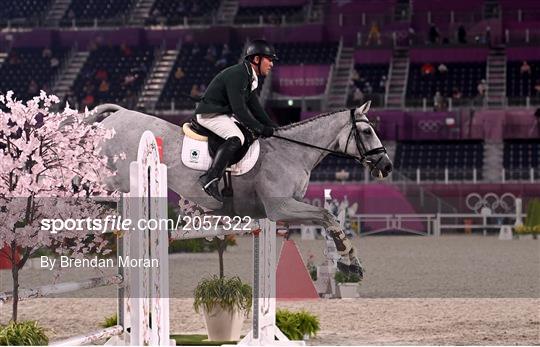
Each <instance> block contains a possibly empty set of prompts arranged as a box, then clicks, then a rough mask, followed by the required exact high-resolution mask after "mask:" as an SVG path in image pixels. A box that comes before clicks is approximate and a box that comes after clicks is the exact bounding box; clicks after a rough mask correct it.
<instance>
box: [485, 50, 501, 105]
mask: <svg viewBox="0 0 540 347" xmlns="http://www.w3.org/2000/svg"><path fill="white" fill-rule="evenodd" d="M486 77H487V85H488V87H487V90H486V103H487V106H488V107H490V108H493V107H496V108H499V107H503V106H504V105H505V104H506V102H505V101H506V54H505V49H504V47H493V48H492V49H491V51H490V52H489V56H488V61H487V69H486Z"/></svg>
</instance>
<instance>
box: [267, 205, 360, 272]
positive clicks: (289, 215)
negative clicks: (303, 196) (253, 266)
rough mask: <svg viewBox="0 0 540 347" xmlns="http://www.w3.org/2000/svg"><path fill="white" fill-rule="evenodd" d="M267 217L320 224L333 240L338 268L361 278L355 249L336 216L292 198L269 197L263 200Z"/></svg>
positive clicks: (290, 221)
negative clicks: (337, 257)
mask: <svg viewBox="0 0 540 347" xmlns="http://www.w3.org/2000/svg"><path fill="white" fill-rule="evenodd" d="M263 203H264V205H265V209H266V214H267V216H268V218H269V219H270V220H272V221H276V222H278V221H280V222H285V223H302V224H314V225H319V226H322V227H323V228H325V229H326V231H327V232H328V233H329V235H330V236H331V237H332V239H333V240H334V243H335V245H336V249H337V251H338V253H339V255H340V259H339V260H338V262H337V266H338V269H339V270H340V271H342V272H345V273H354V274H356V275H358V276H359V277H360V279H362V277H363V274H364V270H363V268H362V264H361V263H360V260H359V259H358V257H357V256H356V249H355V248H354V246H353V244H352V242H351V240H349V238H347V235H345V231H344V230H343V229H342V228H341V226H340V224H339V222H338V221H337V219H336V217H335V216H334V215H333V214H331V213H330V212H329V211H327V210H326V209H324V208H320V207H316V206H313V205H310V204H306V203H304V202H300V201H298V200H295V199H293V198H284V199H271V200H270V201H263Z"/></svg>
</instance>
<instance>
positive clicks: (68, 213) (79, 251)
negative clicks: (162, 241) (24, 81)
mask: <svg viewBox="0 0 540 347" xmlns="http://www.w3.org/2000/svg"><path fill="white" fill-rule="evenodd" d="M57 103H59V100H58V98H57V97H56V96H54V95H50V96H49V95H47V94H46V93H45V92H44V91H41V93H40V95H39V96H36V97H34V98H33V99H32V100H29V101H28V102H26V103H23V102H21V101H19V100H16V99H14V98H13V92H11V91H10V92H8V93H7V94H6V95H0V107H1V108H3V109H6V110H7V112H4V111H2V110H0V249H1V248H3V247H4V246H9V247H5V248H4V250H9V251H7V252H6V253H7V254H6V256H7V259H9V261H10V262H11V265H12V271H11V274H12V278H13V292H12V293H11V294H12V295H13V312H12V319H13V321H17V306H18V301H19V271H20V270H21V268H22V267H23V266H24V265H25V264H26V262H27V260H28V259H29V258H30V257H31V256H32V254H34V253H35V252H36V251H37V250H38V249H40V248H43V247H46V248H49V249H50V250H51V251H53V252H55V253H57V254H62V255H67V254H69V255H71V256H73V257H82V256H83V255H84V254H86V253H88V252H95V253H97V254H106V253H107V252H110V251H108V250H107V249H106V248H105V246H106V244H107V242H106V240H105V239H104V237H103V233H102V230H90V229H93V228H91V227H88V226H87V225H82V228H80V229H79V230H77V229H75V230H61V231H58V232H56V233H55V232H51V231H50V230H47V229H44V228H43V224H42V221H43V220H45V219H49V220H63V221H65V220H67V219H79V220H82V219H86V218H99V217H101V216H103V215H104V214H108V213H111V212H112V211H111V210H109V209H107V208H106V207H104V206H103V205H102V204H99V203H97V202H96V199H95V198H96V197H103V196H106V195H107V196H113V197H114V196H117V194H116V192H107V190H106V189H105V188H106V187H105V184H104V179H105V177H107V176H112V175H114V173H113V172H111V171H110V170H109V169H108V168H107V165H106V164H107V158H106V157H104V156H103V155H101V154H100V143H101V142H102V141H104V140H107V139H110V138H111V137H112V136H114V132H113V131H111V130H106V129H105V128H103V127H102V126H101V125H100V124H98V123H94V124H88V122H85V118H86V117H88V116H89V115H90V114H91V112H88V110H86V111H85V113H83V114H78V112H77V111H76V110H72V109H70V107H69V104H68V105H66V108H65V110H63V111H60V112H52V111H51V110H50V108H51V106H53V105H54V104H57ZM112 159H113V160H117V158H112Z"/></svg>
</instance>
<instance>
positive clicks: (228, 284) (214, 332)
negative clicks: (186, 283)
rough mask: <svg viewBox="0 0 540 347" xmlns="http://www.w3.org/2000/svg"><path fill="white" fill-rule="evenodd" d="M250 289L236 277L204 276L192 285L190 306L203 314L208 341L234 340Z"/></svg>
mask: <svg viewBox="0 0 540 347" xmlns="http://www.w3.org/2000/svg"><path fill="white" fill-rule="evenodd" d="M252 295H253V291H252V289H251V286H250V285H249V284H246V283H243V282H242V280H240V278H239V277H237V276H235V277H232V278H226V277H218V276H215V275H214V276H212V277H210V278H204V279H203V280H201V281H200V282H199V284H198V285H197V288H195V302H194V303H193V307H194V308H195V311H196V312H197V313H199V312H200V311H201V310H202V311H203V314H204V320H205V324H206V330H207V331H208V340H210V341H237V340H239V339H240V329H241V328H242V323H243V322H244V319H245V317H246V315H247V314H248V313H249V311H250V309H251V302H252Z"/></svg>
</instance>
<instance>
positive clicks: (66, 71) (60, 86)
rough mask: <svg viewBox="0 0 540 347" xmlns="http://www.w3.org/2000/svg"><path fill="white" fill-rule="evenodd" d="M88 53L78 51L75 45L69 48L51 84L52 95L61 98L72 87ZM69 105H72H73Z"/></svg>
mask: <svg viewBox="0 0 540 347" xmlns="http://www.w3.org/2000/svg"><path fill="white" fill-rule="evenodd" d="M89 55H90V52H78V51H77V48H76V47H74V48H72V49H71V51H70V53H69V55H68V57H67V59H66V62H65V64H64V66H63V68H62V70H61V71H59V73H58V75H57V76H56V79H55V81H54V83H53V85H52V90H53V93H54V95H56V96H58V98H60V100H62V99H63V98H64V97H65V96H66V95H67V94H68V92H69V90H70V89H71V88H72V87H73V84H74V83H75V80H76V79H77V76H78V75H79V73H80V72H81V69H82V67H83V66H84V64H85V63H86V60H87V59H88V56H89ZM62 106H64V105H62ZM70 106H71V107H74V106H75V105H70Z"/></svg>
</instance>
